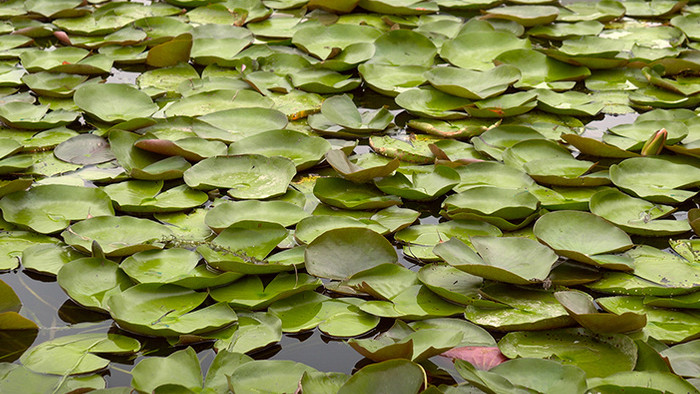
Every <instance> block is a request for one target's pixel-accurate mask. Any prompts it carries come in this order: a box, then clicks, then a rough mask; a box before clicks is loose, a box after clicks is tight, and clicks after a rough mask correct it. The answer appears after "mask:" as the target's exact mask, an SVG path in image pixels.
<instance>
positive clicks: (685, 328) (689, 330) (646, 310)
mask: <svg viewBox="0 0 700 394" xmlns="http://www.w3.org/2000/svg"><path fill="white" fill-rule="evenodd" d="M596 301H597V302H598V304H599V305H600V306H601V307H603V308H604V309H605V310H607V311H611V312H613V313H618V314H620V313H625V312H633V313H643V314H646V316H647V325H646V327H645V328H644V332H645V333H646V334H648V335H649V336H651V337H654V338H656V339H658V340H659V341H662V342H665V343H678V342H685V341H688V340H691V339H695V338H697V337H698V335H700V332H699V331H698V330H697V326H695V323H694V321H696V320H697V319H698V318H699V317H700V315H698V312H697V311H694V310H688V309H685V310H671V309H663V308H657V307H653V306H648V305H644V302H643V298H642V297H606V298H600V299H598V300H596Z"/></svg>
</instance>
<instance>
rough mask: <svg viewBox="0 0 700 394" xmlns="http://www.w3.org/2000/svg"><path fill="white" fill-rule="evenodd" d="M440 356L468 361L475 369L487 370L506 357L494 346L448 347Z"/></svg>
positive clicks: (506, 359)
mask: <svg viewBox="0 0 700 394" xmlns="http://www.w3.org/2000/svg"><path fill="white" fill-rule="evenodd" d="M441 356H443V357H448V358H451V359H459V360H464V361H469V362H470V363H471V364H472V365H474V367H476V368H477V369H481V370H484V371H488V370H489V369H491V368H493V367H495V366H496V365H498V364H502V363H504V362H506V361H508V358H507V357H506V356H504V355H503V353H501V350H500V349H498V348H497V347H495V346H492V347H489V346H463V347H456V348H454V349H450V350H448V351H446V352H445V353H442V354H441Z"/></svg>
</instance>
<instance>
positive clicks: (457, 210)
mask: <svg viewBox="0 0 700 394" xmlns="http://www.w3.org/2000/svg"><path fill="white" fill-rule="evenodd" d="M539 203H540V202H539V200H538V199H537V198H536V197H535V196H533V195H532V194H530V193H529V192H528V191H527V190H523V189H505V188H500V187H495V186H476V187H473V188H469V189H467V190H463V191H461V192H459V193H457V194H454V195H452V196H450V197H448V198H446V199H445V201H444V202H443V206H442V207H443V209H444V210H445V212H446V214H447V215H448V216H449V217H451V218H454V219H457V218H458V217H459V216H460V214H470V213H471V214H476V215H482V216H496V217H499V218H502V219H506V220H519V219H524V218H526V217H528V216H530V215H532V214H533V213H535V212H536V211H537V209H538V207H539Z"/></svg>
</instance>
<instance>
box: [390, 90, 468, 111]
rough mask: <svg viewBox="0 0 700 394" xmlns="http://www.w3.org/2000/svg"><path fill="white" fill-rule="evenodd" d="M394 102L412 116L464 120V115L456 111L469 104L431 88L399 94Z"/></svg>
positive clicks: (465, 100) (463, 99)
mask: <svg viewBox="0 0 700 394" xmlns="http://www.w3.org/2000/svg"><path fill="white" fill-rule="evenodd" d="M395 100H396V104H398V105H399V106H401V107H402V108H404V109H405V110H407V111H408V112H410V113H412V114H414V115H417V116H425V117H428V118H437V119H461V118H466V117H467V115H466V113H464V112H460V111H458V110H459V109H462V108H464V107H465V106H467V105H469V104H471V101H470V100H468V99H465V98H462V97H456V96H452V95H450V94H446V93H443V92H441V91H439V90H437V89H435V88H432V87H431V88H413V89H408V90H405V91H403V92H401V93H399V95H398V96H396V99H395Z"/></svg>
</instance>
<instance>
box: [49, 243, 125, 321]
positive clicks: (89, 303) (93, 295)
mask: <svg viewBox="0 0 700 394" xmlns="http://www.w3.org/2000/svg"><path fill="white" fill-rule="evenodd" d="M57 279H58V284H59V285H60V286H61V288H62V289H63V291H65V292H66V293H67V294H68V295H69V296H70V297H71V299H73V300H74V301H75V302H76V303H78V304H79V305H81V306H83V307H85V308H88V309H93V310H97V311H98V312H107V307H106V301H107V299H108V298H109V297H110V296H111V295H112V294H115V293H119V292H121V291H124V290H126V289H128V288H129V287H131V286H132V285H133V283H132V282H131V280H130V279H129V277H128V276H127V275H126V274H125V273H124V272H123V271H122V270H120V269H119V265H118V264H117V263H114V262H112V261H109V260H107V259H105V258H100V257H86V258H81V259H76V260H73V261H71V262H69V263H67V264H65V265H63V266H62V267H61V269H60V270H59V271H58V274H57Z"/></svg>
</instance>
